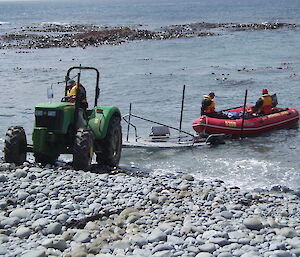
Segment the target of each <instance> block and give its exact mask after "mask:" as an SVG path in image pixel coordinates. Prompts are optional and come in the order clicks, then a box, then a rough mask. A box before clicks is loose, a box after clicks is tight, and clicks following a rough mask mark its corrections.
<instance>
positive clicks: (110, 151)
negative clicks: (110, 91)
mask: <svg viewBox="0 0 300 257" xmlns="http://www.w3.org/2000/svg"><path fill="white" fill-rule="evenodd" d="M100 143H101V149H102V151H101V153H98V154H97V158H96V160H97V162H98V164H102V165H103V164H104V165H108V166H111V167H116V166H118V164H119V161H120V158H121V151H122V128H121V121H120V117H118V116H112V118H111V119H110V121H109V125H108V129H107V133H106V136H105V138H104V139H103V140H101V142H100Z"/></svg>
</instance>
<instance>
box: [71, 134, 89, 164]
mask: <svg viewBox="0 0 300 257" xmlns="http://www.w3.org/2000/svg"><path fill="white" fill-rule="evenodd" d="M93 141H94V138H93V134H92V132H91V130H90V129H78V130H77V132H76V136H75V142H74V147H73V167H74V169H75V170H89V169H90V168H91V163H92V157H93Z"/></svg>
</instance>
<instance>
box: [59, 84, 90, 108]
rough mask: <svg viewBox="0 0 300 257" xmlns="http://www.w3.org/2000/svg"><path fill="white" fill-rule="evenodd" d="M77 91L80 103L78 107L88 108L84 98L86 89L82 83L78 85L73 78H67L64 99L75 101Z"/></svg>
mask: <svg viewBox="0 0 300 257" xmlns="http://www.w3.org/2000/svg"><path fill="white" fill-rule="evenodd" d="M77 90H79V91H78V97H79V103H80V108H84V109H86V108H88V102H87V99H86V90H85V88H84V87H83V85H81V84H79V87H78V85H77V83H76V82H75V81H74V80H69V81H68V82H67V92H66V94H67V95H66V97H64V98H63V99H64V101H67V102H71V103H75V101H76V94H77Z"/></svg>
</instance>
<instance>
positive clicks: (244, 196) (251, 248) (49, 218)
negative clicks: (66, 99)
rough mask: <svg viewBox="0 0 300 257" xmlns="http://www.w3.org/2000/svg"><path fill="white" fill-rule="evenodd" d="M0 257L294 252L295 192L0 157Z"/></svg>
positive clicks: (298, 234) (297, 232) (297, 228)
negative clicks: (5, 160) (15, 161)
mask: <svg viewBox="0 0 300 257" xmlns="http://www.w3.org/2000/svg"><path fill="white" fill-rule="evenodd" d="M0 188H1V189H0V196H1V197H0V199H1V200H0V210H1V211H0V242H1V244H0V256H23V257H25V256H26V257H27V256H28V257H29V256H30V257H41V256H69V257H71V256H72V257H79V256H98V257H102V256H103V257H104V256H136V257H138V256H139V257H141V256H143V257H147V256H161V257H162V256H186V257H187V256H197V257H209V256H218V257H231V256H242V257H250V256H251V257H255V256H264V257H271V256H272V257H275V256H279V257H281V256H282V257H283V256H291V257H292V256H300V223H299V221H300V204H299V192H298V193H297V192H294V191H291V190H288V189H286V188H282V187H279V186H278V187H274V188H273V189H272V190H263V189H257V190H252V191H249V190H248V191H246V190H242V189H239V188H237V187H230V186H226V185H225V183H224V182H222V181H221V180H219V181H202V180H199V179H196V178H194V177H193V176H192V175H188V174H187V175H183V176H179V175H176V174H165V175H155V176H152V175H151V174H143V173H140V172H139V171H138V170H128V171H123V170H117V171H114V172H113V173H112V172H108V171H106V172H102V173H97V172H83V171H74V170H72V169H71V168H70V167H68V166H62V167H51V166H49V167H39V166H38V165H34V164H29V163H24V164H23V165H22V166H19V167H15V166H14V165H12V164H7V163H0Z"/></svg>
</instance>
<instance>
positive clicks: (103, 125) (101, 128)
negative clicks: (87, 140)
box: [88, 106, 121, 140]
mask: <svg viewBox="0 0 300 257" xmlns="http://www.w3.org/2000/svg"><path fill="white" fill-rule="evenodd" d="M114 115H117V116H118V117H121V113H120V110H119V109H118V108H117V107H111V106H96V107H94V109H93V110H92V113H91V115H90V116H89V119H88V127H89V128H90V129H91V130H92V131H93V134H94V138H95V139H96V140H98V139H103V138H105V136H106V134H107V129H108V125H109V121H110V119H111V117H112V116H114Z"/></svg>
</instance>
